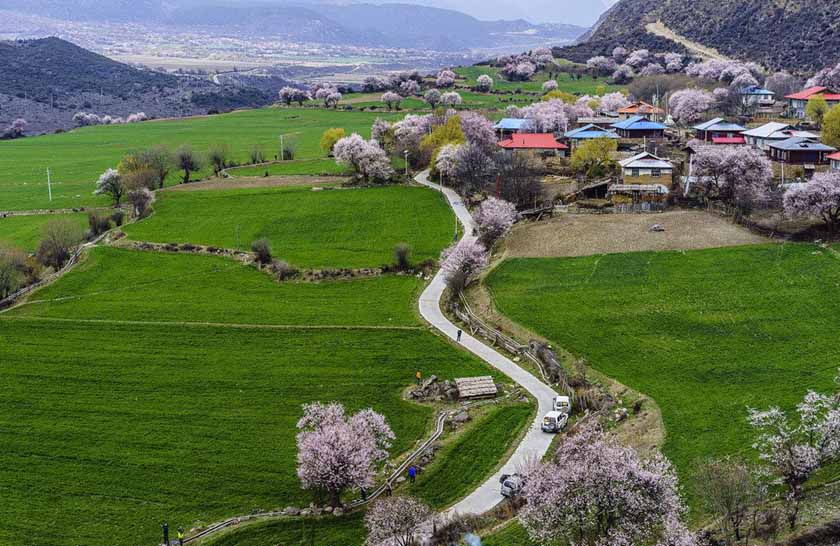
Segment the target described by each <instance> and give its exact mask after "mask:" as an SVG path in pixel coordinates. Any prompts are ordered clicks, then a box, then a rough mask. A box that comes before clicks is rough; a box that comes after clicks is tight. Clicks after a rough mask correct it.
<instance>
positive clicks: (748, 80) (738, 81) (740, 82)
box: [730, 72, 759, 89]
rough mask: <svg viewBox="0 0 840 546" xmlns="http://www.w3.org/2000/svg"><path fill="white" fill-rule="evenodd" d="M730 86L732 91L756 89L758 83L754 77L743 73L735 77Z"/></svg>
mask: <svg viewBox="0 0 840 546" xmlns="http://www.w3.org/2000/svg"><path fill="white" fill-rule="evenodd" d="M730 85H731V86H732V89H744V88H747V87H758V86H759V82H758V80H757V79H756V78H755V76H753V75H752V74H750V73H749V72H744V73H743V74H739V75H738V76H736V77H735V79H733V80H732V83H731V84H730Z"/></svg>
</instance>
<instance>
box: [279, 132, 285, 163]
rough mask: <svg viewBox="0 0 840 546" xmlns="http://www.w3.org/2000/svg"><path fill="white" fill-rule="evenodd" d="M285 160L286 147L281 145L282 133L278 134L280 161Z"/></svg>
mask: <svg viewBox="0 0 840 546" xmlns="http://www.w3.org/2000/svg"><path fill="white" fill-rule="evenodd" d="M285 160H286V148H285V147H284V146H283V135H280V161H285Z"/></svg>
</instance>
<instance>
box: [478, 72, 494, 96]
mask: <svg viewBox="0 0 840 546" xmlns="http://www.w3.org/2000/svg"><path fill="white" fill-rule="evenodd" d="M475 89H476V91H480V92H482V93H487V92H488V91H490V90H491V89H493V78H491V77H490V76H488V75H487V74H482V75H481V76H479V77H478V78H477V79H476V80H475Z"/></svg>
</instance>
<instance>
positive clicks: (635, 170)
mask: <svg viewBox="0 0 840 546" xmlns="http://www.w3.org/2000/svg"><path fill="white" fill-rule="evenodd" d="M630 176H639V169H630Z"/></svg>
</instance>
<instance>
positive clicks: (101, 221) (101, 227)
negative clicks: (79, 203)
mask: <svg viewBox="0 0 840 546" xmlns="http://www.w3.org/2000/svg"><path fill="white" fill-rule="evenodd" d="M109 229H111V217H110V216H108V215H105V214H99V213H98V212H96V211H90V212H88V230H89V233H90V235H91V237H99V236H100V235H102V234H103V233H105V232H106V231H108V230H109Z"/></svg>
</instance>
